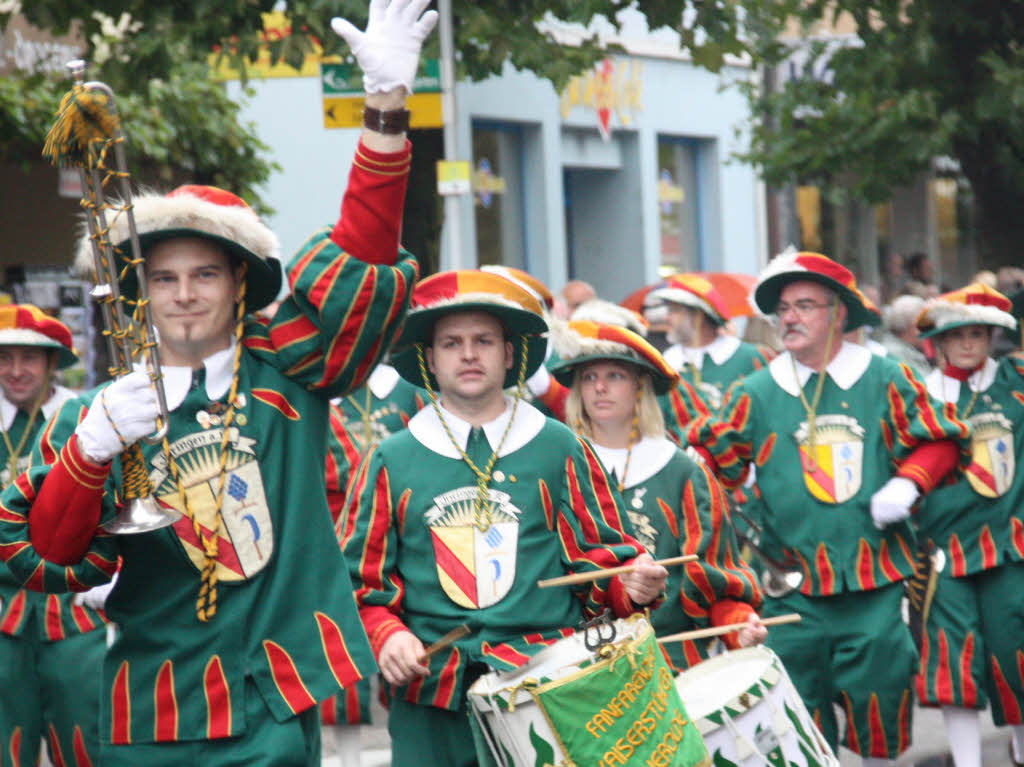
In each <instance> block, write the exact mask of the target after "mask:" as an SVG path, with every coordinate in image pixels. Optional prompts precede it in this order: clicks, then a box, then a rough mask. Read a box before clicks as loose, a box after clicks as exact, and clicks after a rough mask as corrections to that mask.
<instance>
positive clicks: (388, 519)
mask: <svg viewBox="0 0 1024 767" xmlns="http://www.w3.org/2000/svg"><path fill="white" fill-rule="evenodd" d="M393 512H394V508H393V496H392V492H391V483H390V481H389V478H388V470H387V467H386V466H384V463H383V460H382V459H381V457H380V453H379V450H378V449H377V448H373V449H372V450H370V452H368V453H367V455H366V457H365V458H364V459H363V462H362V464H361V465H360V467H359V470H358V472H357V473H356V477H355V478H354V480H353V482H352V483H351V484H350V487H349V501H348V508H347V509H346V514H345V516H346V518H347V522H346V530H345V532H344V534H343V536H342V549H343V551H344V554H345V561H346V562H348V566H349V573H350V575H351V576H352V583H353V586H354V587H355V594H354V595H355V599H356V604H357V606H358V607H359V616H360V618H361V619H362V621H363V627H364V628H365V629H366V635H367V636H368V637H369V639H370V646H371V647H372V648H373V652H374V654H375V655H377V654H379V652H380V648H381V647H382V646H383V644H384V642H385V641H386V640H387V639H388V637H390V636H391V635H392V634H395V633H396V632H398V631H407V630H408V629H407V628H406V626H405V624H404V623H402V621H401V619H400V618H399V617H398V616H399V614H400V613H401V610H402V600H403V598H404V596H405V586H404V584H403V583H402V579H401V577H400V576H399V575H398V573H397V571H396V569H395V563H396V560H397V551H398V533H397V531H396V530H395V527H394V524H393V523H394V515H393Z"/></svg>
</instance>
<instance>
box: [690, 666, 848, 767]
mask: <svg viewBox="0 0 1024 767" xmlns="http://www.w3.org/2000/svg"><path fill="white" fill-rule="evenodd" d="M676 689H677V690H678V691H679V697H680V698H682V699H683V703H684V705H685V706H686V710H687V711H689V713H690V716H692V717H693V720H694V721H695V722H696V724H697V727H698V729H699V730H700V733H701V735H702V736H703V737H704V743H705V744H706V745H707V747H708V752H709V753H710V754H711V759H712V763H713V764H714V765H716V767H724V766H725V765H730V766H731V767H754V765H757V767H763V766H764V765H767V764H772V765H776V764H786V765H792V766H793V767H839V760H838V759H836V757H835V754H833V753H832V749H831V748H829V745H828V743H827V742H826V741H825V738H824V736H822V734H821V732H820V731H819V730H818V728H817V726H815V724H814V720H813V719H811V716H810V714H809V713H808V712H807V708H806V706H804V702H803V700H801V698H800V696H799V695H798V694H797V691H796V688H795V687H793V683H792V682H791V681H790V679H789V675H788V674H787V673H786V669H785V668H784V667H783V665H782V661H781V660H779V657H778V656H777V655H776V654H775V653H774V652H772V651H771V650H769V649H768V648H767V647H748V648H746V649H743V650H736V651H734V652H729V653H726V654H723V655H718V656H716V657H714V658H711V659H710V660H706V661H704V662H703V663H698V664H697V665H696V666H694V667H693V668H691V669H689V670H688V671H684V672H683V673H682V674H680V675H679V676H677V677H676Z"/></svg>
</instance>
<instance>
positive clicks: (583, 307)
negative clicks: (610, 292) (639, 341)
mask: <svg viewBox="0 0 1024 767" xmlns="http://www.w3.org/2000/svg"><path fill="white" fill-rule="evenodd" d="M569 320H570V321H572V322H577V321H579V320H589V321H590V322H597V323H599V324H601V325H616V326H618V327H620V328H626V329H627V330H632V331H633V332H634V333H636V334H637V335H640V336H644V337H646V336H647V327H646V326H645V325H644V324H643V322H641V321H640V319H639V318H638V317H637V315H636V312H633V311H631V310H629V309H627V308H626V307H625V306H620V305H619V304H613V303H612V302H611V301H606V300H604V299H603V298H591V299H590V300H589V301H584V302H583V303H582V304H580V305H579V306H577V307H576V311H574V312H573V313H572V316H571V317H570V318H569Z"/></svg>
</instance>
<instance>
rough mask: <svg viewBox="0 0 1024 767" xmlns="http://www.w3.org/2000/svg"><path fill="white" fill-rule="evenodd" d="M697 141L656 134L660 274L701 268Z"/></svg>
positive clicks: (698, 143) (698, 142) (698, 144)
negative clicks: (657, 135)
mask: <svg viewBox="0 0 1024 767" xmlns="http://www.w3.org/2000/svg"><path fill="white" fill-rule="evenodd" d="M700 144H701V142H700V141H698V140H696V139H690V138H684V137H678V136H659V137H658V209H659V216H658V219H659V221H660V222H661V225H660V228H661V262H660V266H659V272H660V273H661V274H662V275H663V276H665V275H669V274H674V273H676V272H692V271H698V270H699V269H700V268H701V264H702V258H701V256H702V254H701V238H700V202H701V201H700V187H699V184H698V179H699V172H698V167H699V166H698V159H699V151H700Z"/></svg>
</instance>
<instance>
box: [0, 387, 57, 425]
mask: <svg viewBox="0 0 1024 767" xmlns="http://www.w3.org/2000/svg"><path fill="white" fill-rule="evenodd" d="M74 396H75V393H74V392H73V391H71V389H67V388H65V387H63V386H58V385H56V384H54V385H53V394H51V395H50V398H49V399H47V400H46V402H44V403H43V404H42V405H41V406H40V408H39V410H40V412H42V414H43V420H44V422H45V421H49V420H50V418H52V417H53V414H54V413H56V412H57V408H59V407H60V406H61V405H63V404H64V403H65V402H67V401H68V400H69V399H71V398H72V397H74ZM17 416H18V408H17V406H16V405H15V404H14V403H13V402H8V401H7V398H6V397H5V396H4V395H3V394H2V393H0V428H3V430H4V431H7V429H8V428H10V426H11V424H13V423H14V419H15V418H17Z"/></svg>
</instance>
